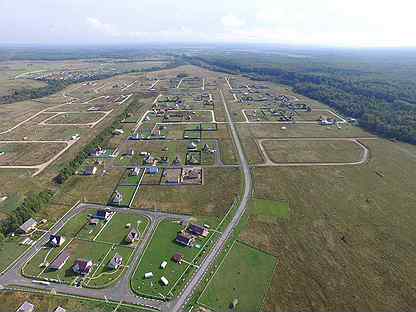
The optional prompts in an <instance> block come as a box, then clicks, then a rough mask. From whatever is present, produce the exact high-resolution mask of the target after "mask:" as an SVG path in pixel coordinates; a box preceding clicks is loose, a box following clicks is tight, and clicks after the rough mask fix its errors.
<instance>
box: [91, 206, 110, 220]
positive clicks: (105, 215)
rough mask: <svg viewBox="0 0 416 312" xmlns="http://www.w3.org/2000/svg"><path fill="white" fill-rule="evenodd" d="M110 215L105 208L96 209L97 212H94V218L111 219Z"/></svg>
mask: <svg viewBox="0 0 416 312" xmlns="http://www.w3.org/2000/svg"><path fill="white" fill-rule="evenodd" d="M111 215H112V213H111V212H110V211H108V210H105V209H100V210H97V212H96V213H95V216H94V218H96V219H99V220H105V221H108V220H110V219H111Z"/></svg>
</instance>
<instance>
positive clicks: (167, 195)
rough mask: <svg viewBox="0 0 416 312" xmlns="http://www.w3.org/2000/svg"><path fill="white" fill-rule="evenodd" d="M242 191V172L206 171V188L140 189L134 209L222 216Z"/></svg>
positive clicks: (171, 187)
mask: <svg viewBox="0 0 416 312" xmlns="http://www.w3.org/2000/svg"><path fill="white" fill-rule="evenodd" d="M240 187H241V186H240V170H239V168H226V169H225V168H206V169H205V170H204V184H203V185H187V186H160V187H157V188H156V187H154V186H145V185H143V186H141V187H140V189H139V191H138V192H137V196H136V198H135V201H134V203H133V206H132V207H137V208H149V209H154V208H156V209H161V210H163V211H168V212H176V213H194V214H197V215H212V216H222V215H224V213H225V211H227V209H229V208H230V207H231V205H232V203H233V201H234V199H235V198H236V197H237V195H238V194H239V193H240ZM213 198H215V200H212V199H213Z"/></svg>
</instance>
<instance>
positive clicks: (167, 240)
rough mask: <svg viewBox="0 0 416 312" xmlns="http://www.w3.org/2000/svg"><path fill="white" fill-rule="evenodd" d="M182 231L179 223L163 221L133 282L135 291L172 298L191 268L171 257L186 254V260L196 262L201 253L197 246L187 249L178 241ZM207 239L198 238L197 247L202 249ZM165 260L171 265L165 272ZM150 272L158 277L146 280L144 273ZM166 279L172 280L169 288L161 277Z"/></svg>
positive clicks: (184, 255)
mask: <svg viewBox="0 0 416 312" xmlns="http://www.w3.org/2000/svg"><path fill="white" fill-rule="evenodd" d="M181 229H182V226H181V225H180V224H179V223H178V222H176V221H162V222H161V223H160V224H159V226H158V227H157V230H156V232H155V234H154V236H153V238H152V240H151V242H150V244H149V246H148V247H147V248H146V251H145V253H144V255H143V256H142V259H141V261H140V263H139V265H138V267H137V270H136V272H135V273H134V275H133V277H132V279H131V285H132V289H133V290H134V292H136V293H138V294H142V295H145V296H151V297H157V298H163V297H164V296H168V295H169V293H170V291H171V290H172V287H173V286H174V285H175V283H176V282H177V280H178V279H179V278H180V276H181V274H182V273H183V272H184V271H185V269H186V268H187V264H186V263H182V264H177V263H175V262H173V261H172V260H171V257H172V256H173V255H174V254H175V253H177V252H179V253H181V254H182V255H183V257H184V260H186V261H187V262H192V261H193V259H194V258H195V257H196V255H197V254H198V253H199V252H200V251H201V250H200V249H198V248H196V247H192V248H189V247H184V246H181V245H179V244H178V243H176V242H175V238H176V234H177V232H178V231H180V230H181ZM207 239H208V238H203V239H202V238H201V239H198V240H197V243H196V244H200V245H201V246H202V245H203V244H204V242H206V241H207ZM163 261H167V262H168V264H167V266H166V268H165V269H161V268H160V264H161V263H162V262H163ZM147 272H153V274H154V277H153V278H150V279H145V278H144V274H145V273H147ZM162 276H164V277H166V278H167V280H168V281H169V285H168V286H163V285H161V283H160V278H161V277H162Z"/></svg>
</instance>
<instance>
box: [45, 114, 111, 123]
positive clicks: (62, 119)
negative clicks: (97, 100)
mask: <svg viewBox="0 0 416 312" xmlns="http://www.w3.org/2000/svg"><path fill="white" fill-rule="evenodd" d="M103 116H104V114H103V113H98V112H97V113H60V114H58V115H56V116H54V117H52V118H50V119H48V120H47V121H44V123H46V124H50V125H56V124H60V125H65V124H90V123H93V122H96V121H98V120H99V119H100V118H102V117H103Z"/></svg>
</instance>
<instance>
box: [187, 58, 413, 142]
mask: <svg viewBox="0 0 416 312" xmlns="http://www.w3.org/2000/svg"><path fill="white" fill-rule="evenodd" d="M394 57H396V58H397V61H395V59H394V58H393V57H390V56H389V55H388V54H387V53H384V54H377V55H374V56H372V55H371V54H367V55H365V56H360V55H358V56H357V55H345V54H344V55H339V56H336V55H335V56H334V54H330V55H324V54H322V53H321V54H313V55H309V56H307V55H306V56H303V55H302V56H296V57H291V56H288V55H280V54H270V53H254V52H238V51H236V52H228V53H217V52H215V53H205V54H199V55H192V56H187V57H186V59H187V60H188V61H189V62H191V63H193V64H195V65H200V66H204V67H208V68H211V69H215V70H221V71H227V72H230V73H240V74H244V75H247V76H250V77H251V78H254V79H258V80H272V81H275V82H278V83H282V84H286V85H289V86H292V87H293V89H294V91H295V92H297V93H299V94H302V95H305V96H308V97H310V98H312V99H315V100H318V101H321V102H323V103H325V104H327V105H329V106H330V107H333V108H334V109H336V110H337V111H339V112H341V113H342V114H344V115H345V116H347V117H354V118H356V119H358V121H359V125H360V126H361V127H363V128H365V129H367V130H369V131H370V132H373V133H376V134H378V135H381V136H383V137H386V138H390V139H397V140H401V141H404V142H408V143H412V144H416V60H415V59H414V58H412V57H409V56H408V55H407V54H406V55H404V56H401V55H395V56H394ZM406 58H407V59H406Z"/></svg>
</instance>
